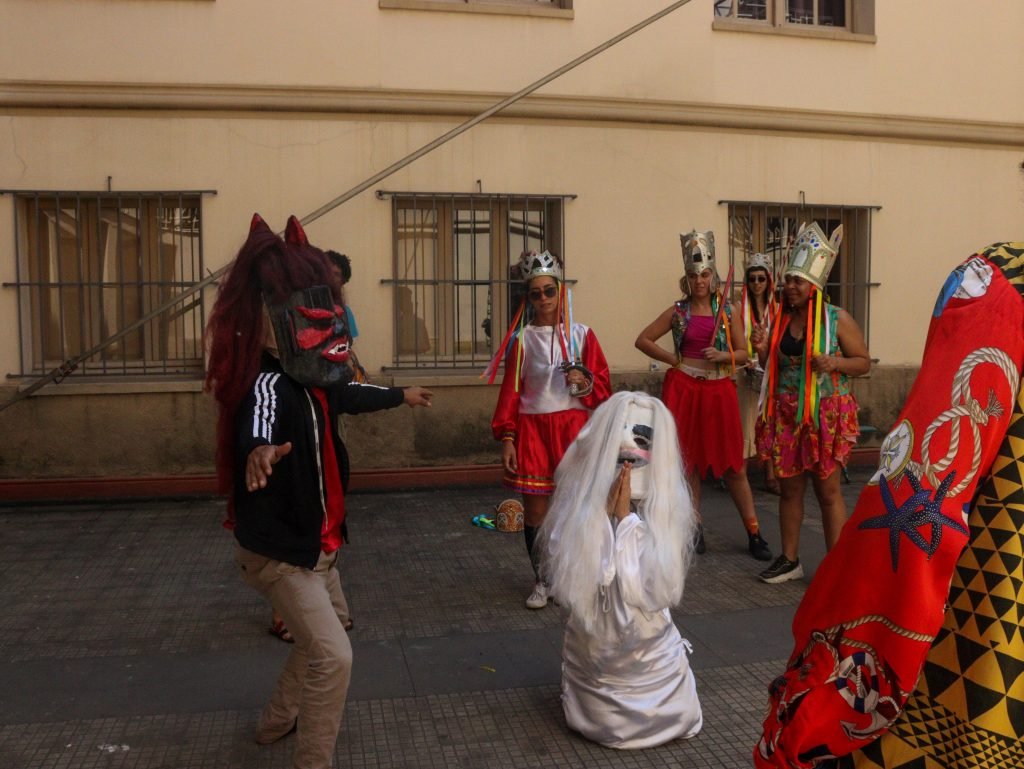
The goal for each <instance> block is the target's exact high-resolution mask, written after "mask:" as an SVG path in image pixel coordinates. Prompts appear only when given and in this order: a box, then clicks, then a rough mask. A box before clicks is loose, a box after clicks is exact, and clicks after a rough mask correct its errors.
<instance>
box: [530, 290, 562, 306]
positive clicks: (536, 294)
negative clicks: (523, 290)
mask: <svg viewBox="0 0 1024 769" xmlns="http://www.w3.org/2000/svg"><path fill="white" fill-rule="evenodd" d="M557 293H558V287H557V286H544V288H534V289H531V290H530V293H529V294H528V295H527V296H529V297H530V301H531V302H536V301H539V300H540V298H541V296H545V297H547V298H548V299H551V298H553V297H554V296H555V295H556V294H557Z"/></svg>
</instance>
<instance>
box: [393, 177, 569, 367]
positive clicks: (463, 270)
mask: <svg viewBox="0 0 1024 769" xmlns="http://www.w3.org/2000/svg"><path fill="white" fill-rule="evenodd" d="M384 195H391V196H392V221H393V248H392V251H393V275H394V278H393V280H392V281H391V282H392V286H393V289H394V313H395V315H394V317H395V333H394V345H395V346H394V350H395V354H394V368H396V369H408V368H451V369H474V370H475V369H479V368H481V367H483V366H485V365H486V364H487V362H488V361H489V360H490V358H491V356H492V355H493V354H494V352H495V350H496V349H497V347H498V345H500V344H501V341H502V339H503V338H504V335H505V331H506V329H507V328H508V325H509V322H510V320H511V318H512V316H513V315H514V314H515V311H516V309H517V308H518V307H519V303H520V301H521V299H522V295H523V287H522V284H521V283H520V281H519V277H518V263H519V257H520V255H521V254H522V253H523V252H524V251H529V250H536V251H543V250H545V249H547V250H548V251H551V252H553V253H555V254H557V255H558V256H559V257H561V258H562V260H563V262H564V261H565V236H564V228H563V208H564V201H565V199H566V198H567V197H569V198H571V197H573V196H566V195H485V194H471V195H463V194H459V195H456V194H435V193H404V192H403V193H385V192H379V193H378V196H379V197H383V196H384Z"/></svg>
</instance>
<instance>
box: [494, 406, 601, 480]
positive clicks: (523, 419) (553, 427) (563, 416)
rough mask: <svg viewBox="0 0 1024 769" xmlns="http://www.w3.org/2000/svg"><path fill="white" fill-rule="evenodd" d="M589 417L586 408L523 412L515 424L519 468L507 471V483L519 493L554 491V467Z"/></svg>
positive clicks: (505, 478)
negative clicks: (547, 412)
mask: <svg viewBox="0 0 1024 769" xmlns="http://www.w3.org/2000/svg"><path fill="white" fill-rule="evenodd" d="M589 417H590V412H589V411H586V410H585V409H568V410H566V411H555V412H554V413H551V414H520V415H519V422H518V423H517V424H516V461H517V462H518V463H519V471H518V472H516V473H508V472H506V473H505V477H504V484H505V485H506V486H507V487H508V488H510V489H513V490H515V491H518V492H519V493H520V494H544V495H548V494H551V493H552V492H554V490H555V468H556V467H558V463H559V462H561V461H562V456H563V455H564V454H565V450H566V449H567V448H569V444H570V443H572V442H573V441H574V440H575V439H576V434H577V433H579V431H580V430H581V429H583V425H585V424H586V423H587V419H588V418H589Z"/></svg>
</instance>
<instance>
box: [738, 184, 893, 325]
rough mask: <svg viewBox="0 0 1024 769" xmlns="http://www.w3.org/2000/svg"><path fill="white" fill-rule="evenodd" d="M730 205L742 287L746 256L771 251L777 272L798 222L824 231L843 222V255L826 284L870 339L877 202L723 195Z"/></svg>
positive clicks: (831, 297) (830, 298)
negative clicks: (777, 200) (756, 199)
mask: <svg viewBox="0 0 1024 769" xmlns="http://www.w3.org/2000/svg"><path fill="white" fill-rule="evenodd" d="M719 202H720V203H722V204H727V205H728V206H729V262H730V264H731V265H733V266H734V267H735V271H734V275H735V278H734V282H733V288H734V290H735V291H736V295H737V296H738V295H739V290H740V289H742V287H743V265H744V260H745V259H746V258H747V257H748V256H749V255H750V254H752V253H755V252H760V253H763V254H767V255H768V256H769V257H771V260H772V264H773V266H774V268H775V269H774V273H775V275H776V276H779V275H780V274H781V270H783V269H784V268H785V266H786V260H787V258H788V256H789V249H790V246H791V245H792V244H793V241H794V240H795V239H796V233H797V230H798V229H799V228H800V225H801V224H803V223H805V222H807V223H810V222H812V221H813V222H817V223H818V225H819V226H820V227H821V229H822V230H824V231H825V234H826V235H831V234H832V231H833V230H834V229H835V228H836V227H838V226H839V225H840V224H842V225H843V242H842V244H841V245H840V247H839V256H838V257H836V262H835V264H834V265H833V267H832V272H831V273H829V277H828V283H827V284H826V285H825V295H826V298H827V299H828V301H830V302H831V303H833V304H837V305H839V306H840V307H842V308H843V309H844V310H846V311H847V312H848V313H850V315H852V316H853V318H854V320H856V321H857V323H858V324H859V325H860V327H861V328H862V329H863V330H864V337H865V340H866V341H870V340H869V338H868V333H869V329H870V324H869V322H868V321H869V320H870V314H871V291H870V289H872V288H874V287H875V286H877V285H878V284H877V283H872V282H871V214H872V211H875V210H877V209H878V206H849V205H810V204H805V203H796V204H793V203H755V202H750V201H734V200H722V201H719Z"/></svg>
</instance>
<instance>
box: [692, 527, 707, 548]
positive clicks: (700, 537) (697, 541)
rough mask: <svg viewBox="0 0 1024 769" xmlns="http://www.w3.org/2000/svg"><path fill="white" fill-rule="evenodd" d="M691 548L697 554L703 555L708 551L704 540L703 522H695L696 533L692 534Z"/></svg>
mask: <svg viewBox="0 0 1024 769" xmlns="http://www.w3.org/2000/svg"><path fill="white" fill-rule="evenodd" d="M693 550H694V552H695V553H697V555H704V553H706V552H707V551H708V543H707V542H705V541H704V524H703V523H698V524H697V533H696V534H694V536H693Z"/></svg>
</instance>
